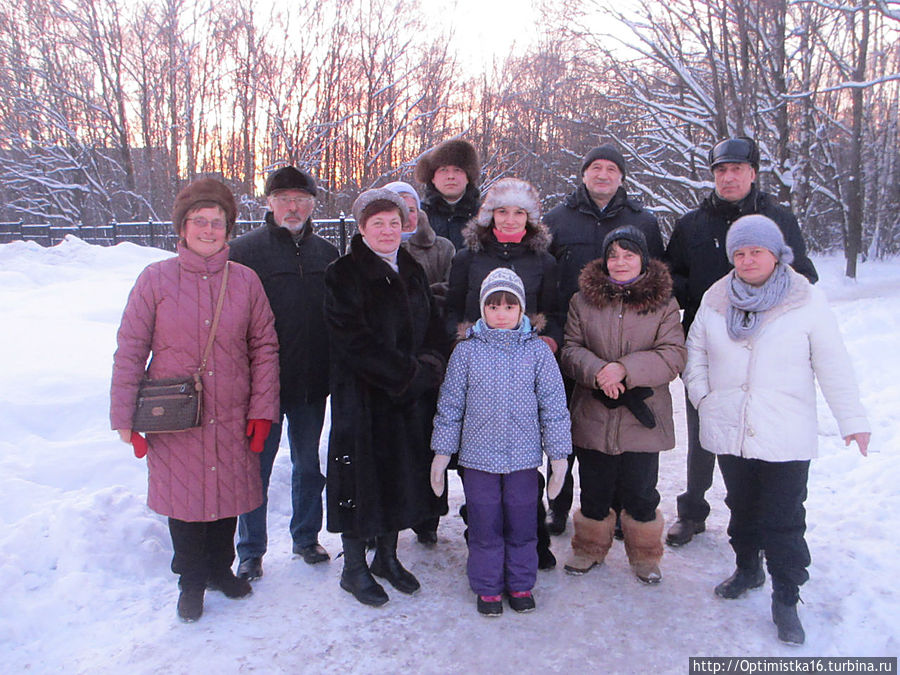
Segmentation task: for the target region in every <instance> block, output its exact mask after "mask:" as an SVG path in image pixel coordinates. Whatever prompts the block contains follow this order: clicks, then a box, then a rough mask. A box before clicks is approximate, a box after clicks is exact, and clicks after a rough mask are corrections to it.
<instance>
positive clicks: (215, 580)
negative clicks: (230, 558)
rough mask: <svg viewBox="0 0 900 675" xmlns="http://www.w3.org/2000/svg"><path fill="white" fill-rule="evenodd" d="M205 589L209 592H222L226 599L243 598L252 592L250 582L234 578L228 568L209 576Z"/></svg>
mask: <svg viewBox="0 0 900 675" xmlns="http://www.w3.org/2000/svg"><path fill="white" fill-rule="evenodd" d="M206 587H207V588H208V589H209V590H211V591H222V593H224V594H225V597H226V598H243V597H246V596H248V595H250V594H251V593H252V592H253V587H252V586H251V585H250V582H249V581H247V579H244V578H242V577H236V576H234V573H233V572H232V571H231V568H230V567H229V568H226V569H224V570H222V571H220V572H214V573H212V574H210V575H209V580H208V581H207V582H206Z"/></svg>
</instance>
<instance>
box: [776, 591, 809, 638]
mask: <svg viewBox="0 0 900 675" xmlns="http://www.w3.org/2000/svg"><path fill="white" fill-rule="evenodd" d="M772 621H774V622H775V626H776V627H777V628H778V639H779V640H781V641H782V642H783V643H785V644H786V645H802V644H803V643H804V642H805V641H806V633H805V632H804V631H803V624H801V623H800V617H799V616H797V603H796V602H794V603H786V602H782V601H781V600H779V599H778V597H777V595H776V594H775V593H773V594H772Z"/></svg>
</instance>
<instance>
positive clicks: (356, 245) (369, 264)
mask: <svg viewBox="0 0 900 675" xmlns="http://www.w3.org/2000/svg"><path fill="white" fill-rule="evenodd" d="M350 257H351V258H352V259H353V262H355V263H356V264H357V265H358V266H359V268H360V270H362V273H363V274H364V275H365V276H366V278H368V279H384V278H385V277H397V276H398V275H399V276H400V277H401V278H406V277H409V275H410V273H411V270H412V268H413V267H415V266H418V264H419V263H417V262H416V261H415V259H414V258H413V257H412V255H410V254H409V252H408V251H407V250H406V249H405V248H403V247H402V246H401V247H400V248H399V249H398V250H397V267H398V268H399V269H400V271H399V273H398V272H395V271H394V270H393V269H392V268H391V266H390V265H388V264H387V263H386V262H385V261H384V260H382V259H381V258H380V257H378V255H377V254H376V253H375V252H374V251H373V250H372V249H370V248H369V247H368V246H366V242H364V241H363V238H362V235H361V234H359V233H358V232H357V233H356V234H354V235H353V238H352V239H351V240H350Z"/></svg>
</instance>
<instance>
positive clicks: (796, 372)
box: [684, 215, 870, 644]
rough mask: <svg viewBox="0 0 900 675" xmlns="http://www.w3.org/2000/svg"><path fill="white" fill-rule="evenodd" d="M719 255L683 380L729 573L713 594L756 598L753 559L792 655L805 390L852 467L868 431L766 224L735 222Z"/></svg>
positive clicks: (836, 356) (806, 429) (798, 636)
mask: <svg viewBox="0 0 900 675" xmlns="http://www.w3.org/2000/svg"><path fill="white" fill-rule="evenodd" d="M726 251H727V253H728V259H729V260H730V261H731V262H732V264H733V265H734V270H733V271H731V272H729V273H728V274H727V275H726V276H724V277H723V278H722V279H720V280H719V281H717V282H716V283H715V284H713V286H711V287H710V289H709V290H708V291H707V292H706V294H705V295H704V296H703V301H702V303H701V305H700V310H699V312H698V313H697V318H696V320H695V321H694V323H693V325H692V326H691V330H690V333H689V334H688V339H687V349H688V361H687V367H686V369H685V372H684V380H685V382H686V384H687V388H688V394H689V396H690V398H691V402H692V403H693V404H694V405H695V406H696V407H697V409H698V411H699V414H700V440H701V442H702V444H703V447H704V448H708V449H709V450H711V451H712V452H715V453H716V455H718V458H719V467H720V469H721V470H722V477H723V478H724V480H725V487H726V490H727V496H726V498H725V503H726V504H727V505H728V508H729V509H730V511H731V520H730V522H729V524H728V535H729V537H730V541H731V546H732V548H733V549H734V553H735V559H736V562H737V569H736V570H735V572H734V574H732V575H731V576H730V577H729V578H728V579H726V580H725V581H723V582H722V583H720V584H719V585H718V586H716V589H715V592H716V595H718V596H719V597H722V598H729V599H731V598H737V597H739V596H740V595H742V594H743V593H744V592H745V591H747V590H749V589H751V588H757V587H759V586H762V585H763V583H764V582H765V573H764V572H763V569H762V555H763V552H764V553H765V558H766V564H767V567H768V569H769V574H770V575H771V577H772V620H773V621H774V622H775V625H776V626H777V628H778V637H779V639H780V640H782V641H783V642H787V643H791V644H802V643H803V641H804V639H805V635H804V632H803V626H802V625H801V623H800V619H799V617H798V616H797V600H798V599H799V587H800V586H801V585H802V584H803V583H804V582H806V580H807V579H808V578H809V573H808V572H807V570H806V568H807V567H808V566H809V562H810V558H809V549H808V548H807V546H806V541H805V540H804V536H803V535H804V533H805V531H806V510H805V509H804V507H803V502H804V501H805V500H806V483H807V477H808V474H809V460H810V459H812V458H813V457H815V456H816V454H817V423H816V390H815V380H816V379H818V381H819V386H820V387H821V389H822V393H823V394H824V395H825V400H826V401H827V402H828V405H829V407H830V408H831V411H832V413H833V414H834V416H835V417H836V418H837V421H838V426H839V428H840V433H841V436H842V437H843V438H844V440H845V442H846V443H847V444H848V445H849V444H850V441H851V440H853V441H856V443H857V445H858V446H859V451H860V452H861V453H862V454H863V455H865V454H866V450H867V448H868V444H869V437H870V433H869V423H868V421H867V419H866V414H865V411H864V410H863V408H862V405H861V403H860V400H859V390H858V387H857V384H856V378H855V376H854V374H853V368H852V365H851V363H850V356H849V354H848V353H847V350H846V348H845V347H844V342H843V339H842V338H841V334H840V331H839V329H838V326H837V321H836V320H835V317H834V315H833V313H832V312H831V310H830V308H829V307H828V303H827V301H826V299H825V296H824V295H823V294H822V292H821V291H820V290H819V289H817V288H816V287H814V286H812V285H811V284H810V283H809V282H808V281H807V280H806V279H805V278H804V277H803V276H801V275H799V274H797V273H796V272H794V271H793V270H792V269H791V268H790V267H789V264H790V262H791V260H792V259H793V254H792V253H791V249H790V247H788V246H787V245H786V244H785V242H784V237H783V236H782V234H781V230H780V229H779V228H778V226H777V225H776V224H775V222H774V221H772V220H771V219H769V218H767V217H766V216H762V215H751V216H744V217H743V218H740V219H738V220H736V221H735V222H734V224H733V225H732V226H731V228H730V229H729V231H728V236H727V239H726Z"/></svg>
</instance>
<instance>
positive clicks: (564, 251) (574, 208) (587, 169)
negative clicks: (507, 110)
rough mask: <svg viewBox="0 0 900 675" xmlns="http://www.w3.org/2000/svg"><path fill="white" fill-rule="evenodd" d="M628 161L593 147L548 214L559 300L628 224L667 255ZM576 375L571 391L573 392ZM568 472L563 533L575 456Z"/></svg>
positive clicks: (558, 502)
mask: <svg viewBox="0 0 900 675" xmlns="http://www.w3.org/2000/svg"><path fill="white" fill-rule="evenodd" d="M626 174H627V167H626V165H625V158H624V157H623V156H622V153H621V152H619V150H618V148H616V147H614V146H612V145H609V144H604V145H600V146H598V147H596V148H593V149H592V150H591V151H590V152H588V153H587V154H586V155H585V156H584V159H583V160H582V162H581V185H579V186H578V188H577V189H576V190H575V191H574V192H572V193H571V194H570V195H568V196H567V197H566V198H565V200H564V201H563V203H562V204H559V205H558V206H556V207H554V208H553V209H551V210H550V211H549V212H548V213H547V215H546V216H544V223H546V225H547V227H549V228H550V232H551V234H552V236H553V240H552V242H551V244H550V253H552V254H553V255H554V256H555V257H556V259H557V274H558V275H559V293H560V304H559V306H560V307H561V308H563V311H568V308H569V300H571V299H572V296H573V295H574V294H575V292H576V291H577V290H578V275H579V274H581V270H582V269H583V268H584V266H585V265H587V264H588V263H589V262H590V261H592V260H595V259H596V258H600V257H602V256H603V239H604V238H605V237H606V235H607V234H609V233H610V232H612V231H613V230H615V229H616V228H618V227H622V226H623V225H632V226H634V227H636V228H637V229H638V230H640V231H641V232H642V233H643V235H644V238H645V239H646V240H647V248H648V250H649V252H650V256H651V257H652V258H656V259H661V258H662V257H663V241H662V236H661V235H660V232H659V222H658V221H657V220H656V216H654V215H653V214H652V213H650V212H649V211H647V210H646V209H645V208H644V207H643V206H642V205H641V204H640V203H639V202H637V201H635V200H633V199H630V198H629V197H628V194H627V193H626V192H625V187H624V185H623V183H624V181H625V176H626ZM573 386H574V385H573V383H572V382H571V381H566V391H567V392H569V393H571V391H572V388H573ZM574 456H575V455H574V453H573V454H571V455H569V473H568V474H567V475H566V480H565V483H564V485H563V489H562V492H560V494H559V497H557V498H556V499H554V500H552V501H551V502H550V515H549V518H548V523H547V527H548V529H549V530H550V532H551V533H553V534H562V533H563V531H565V528H566V519H567V518H568V515H569V509H570V508H571V507H572V499H573V481H572V476H571V467H572V464H571V462H572V458H574Z"/></svg>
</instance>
